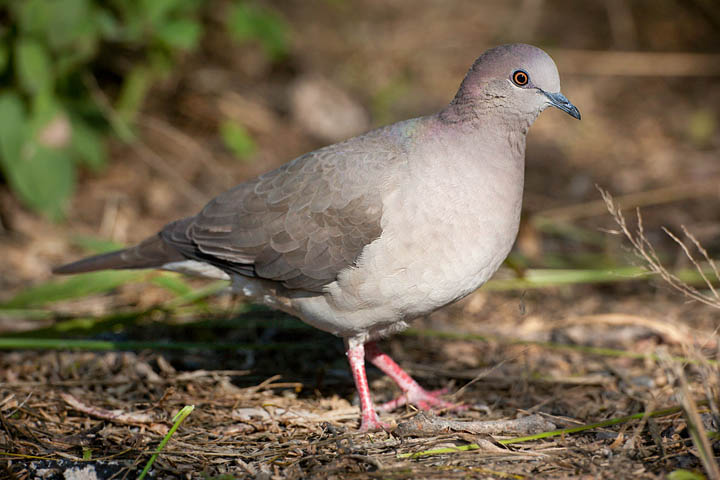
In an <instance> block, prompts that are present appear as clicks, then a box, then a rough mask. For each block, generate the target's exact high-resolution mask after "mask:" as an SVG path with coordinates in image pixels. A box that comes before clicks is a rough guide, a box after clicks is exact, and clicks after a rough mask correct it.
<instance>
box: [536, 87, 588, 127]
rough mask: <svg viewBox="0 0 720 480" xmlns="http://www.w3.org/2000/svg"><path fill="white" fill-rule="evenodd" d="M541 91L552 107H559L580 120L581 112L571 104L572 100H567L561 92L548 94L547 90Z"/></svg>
mask: <svg viewBox="0 0 720 480" xmlns="http://www.w3.org/2000/svg"><path fill="white" fill-rule="evenodd" d="M540 91H541V92H542V93H543V94H544V95H545V96H546V97H547V98H548V99H549V100H550V105H552V106H553V107H557V108H559V109H560V110H562V111H563V112H565V113H567V114H568V115H572V116H573V117H575V118H577V119H578V120H580V110H578V109H577V107H576V106H575V105H573V104H572V103H570V100H568V99H567V98H565V95H563V94H562V93H560V92H557V93H550V92H546V91H545V90H540Z"/></svg>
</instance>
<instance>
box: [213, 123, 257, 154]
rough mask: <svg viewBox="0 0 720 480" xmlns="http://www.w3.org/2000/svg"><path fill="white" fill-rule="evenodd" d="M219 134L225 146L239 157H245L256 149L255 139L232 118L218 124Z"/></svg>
mask: <svg viewBox="0 0 720 480" xmlns="http://www.w3.org/2000/svg"><path fill="white" fill-rule="evenodd" d="M220 136H221V137H222V139H223V142H224V143H225V146H226V147H227V148H228V149H230V151H232V152H233V153H234V154H235V156H237V157H238V158H240V159H247V158H248V157H249V156H250V155H252V154H253V153H254V152H255V150H256V145H255V141H254V140H253V138H252V137H251V136H250V133H249V132H248V131H247V129H246V128H245V127H243V126H242V125H240V124H239V123H237V122H234V121H232V120H226V121H224V122H223V123H221V124H220Z"/></svg>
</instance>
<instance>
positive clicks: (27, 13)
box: [12, 0, 53, 37]
mask: <svg viewBox="0 0 720 480" xmlns="http://www.w3.org/2000/svg"><path fill="white" fill-rule="evenodd" d="M12 7H14V10H15V16H16V17H17V19H18V20H19V21H18V24H19V26H20V31H22V32H23V33H25V34H30V35H35V36H38V37H44V36H45V33H46V32H47V31H49V30H50V29H51V28H52V14H53V12H52V11H51V10H52V9H50V8H48V2H47V0H25V1H23V2H13V3H12Z"/></svg>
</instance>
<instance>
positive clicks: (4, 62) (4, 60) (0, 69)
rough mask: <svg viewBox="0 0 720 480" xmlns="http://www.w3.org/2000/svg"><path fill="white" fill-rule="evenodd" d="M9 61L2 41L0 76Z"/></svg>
mask: <svg viewBox="0 0 720 480" xmlns="http://www.w3.org/2000/svg"><path fill="white" fill-rule="evenodd" d="M9 59H10V51H9V48H8V45H7V43H5V42H4V41H2V42H0V74H2V73H3V72H4V71H5V68H6V67H7V64H8V60H9Z"/></svg>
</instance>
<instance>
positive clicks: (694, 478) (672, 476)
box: [667, 469, 705, 480]
mask: <svg viewBox="0 0 720 480" xmlns="http://www.w3.org/2000/svg"><path fill="white" fill-rule="evenodd" d="M667 479H668V480H705V475H703V474H702V473H697V472H693V471H690V470H683V469H678V470H673V471H672V472H670V473H668V476H667Z"/></svg>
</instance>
